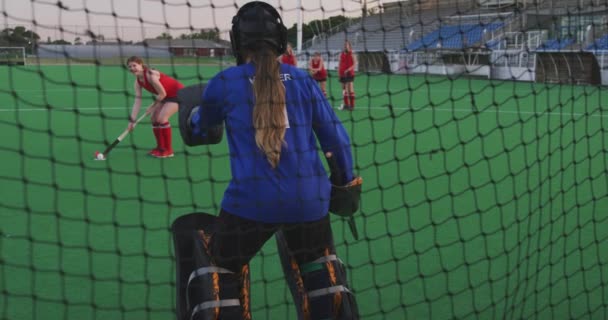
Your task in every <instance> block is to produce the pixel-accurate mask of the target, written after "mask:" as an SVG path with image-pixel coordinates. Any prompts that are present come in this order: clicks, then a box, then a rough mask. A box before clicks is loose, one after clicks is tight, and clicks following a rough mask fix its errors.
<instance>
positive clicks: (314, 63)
mask: <svg viewBox="0 0 608 320" xmlns="http://www.w3.org/2000/svg"><path fill="white" fill-rule="evenodd" d="M308 69H309V70H310V74H311V75H312V78H313V79H315V81H317V82H318V83H319V86H320V87H321V91H323V94H324V95H325V96H326V97H327V92H326V91H325V82H326V81H327V70H326V69H325V64H324V63H323V57H321V54H320V53H319V52H315V54H314V55H313V56H312V58H310V64H309V65H308Z"/></svg>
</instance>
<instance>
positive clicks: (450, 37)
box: [406, 22, 504, 51]
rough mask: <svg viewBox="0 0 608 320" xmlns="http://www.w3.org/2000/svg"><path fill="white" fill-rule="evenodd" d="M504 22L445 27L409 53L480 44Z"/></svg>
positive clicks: (409, 48) (424, 37)
mask: <svg viewBox="0 0 608 320" xmlns="http://www.w3.org/2000/svg"><path fill="white" fill-rule="evenodd" d="M503 25H504V24H503V23H502V22H495V23H489V24H459V25H443V26H441V27H440V28H439V29H437V30H435V31H433V32H431V33H428V34H426V35H424V36H423V37H422V38H420V39H418V40H416V41H414V42H412V43H411V44H409V45H408V46H407V47H406V50H407V51H418V50H425V49H436V48H442V49H462V48H467V47H471V46H474V45H476V44H479V43H480V42H481V41H482V40H484V39H483V34H484V32H492V31H496V30H498V29H500V28H502V27H503Z"/></svg>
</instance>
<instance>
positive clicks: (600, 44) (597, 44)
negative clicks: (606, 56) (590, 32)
mask: <svg viewBox="0 0 608 320" xmlns="http://www.w3.org/2000/svg"><path fill="white" fill-rule="evenodd" d="M585 49H586V50H590V51H596V50H608V34H607V35H604V36H602V37H600V38H599V39H596V40H595V41H594V42H593V43H592V44H590V45H589V46H587V48H585Z"/></svg>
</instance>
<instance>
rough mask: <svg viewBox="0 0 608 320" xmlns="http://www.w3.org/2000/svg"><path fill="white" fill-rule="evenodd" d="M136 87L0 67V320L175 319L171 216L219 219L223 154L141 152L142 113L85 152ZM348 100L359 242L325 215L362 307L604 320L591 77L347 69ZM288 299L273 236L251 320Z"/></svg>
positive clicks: (604, 200) (607, 225) (282, 315)
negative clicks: (584, 80) (545, 80)
mask: <svg viewBox="0 0 608 320" xmlns="http://www.w3.org/2000/svg"><path fill="white" fill-rule="evenodd" d="M159 69H161V70H163V71H164V72H167V73H168V74H172V75H174V76H176V77H178V78H179V79H180V80H181V81H183V82H184V83H185V84H194V83H198V82H200V81H206V79H209V77H210V76H212V75H213V74H215V73H216V72H217V71H219V67H213V66H200V65H194V66H161V67H160V68H159ZM132 82H133V78H132V76H131V75H130V74H128V73H127V72H126V70H125V69H124V68H121V67H119V66H94V65H70V66H66V65H55V66H38V65H31V66H26V67H0V132H2V135H3V139H1V140H0V159H2V166H0V179H1V183H0V289H1V292H2V299H0V319H19V320H26V319H41V318H44V319H172V317H173V301H174V292H173V291H174V268H173V261H172V258H171V257H172V243H171V238H170V234H169V231H168V227H169V226H170V224H171V222H172V221H173V219H175V218H176V217H178V216H180V215H182V214H185V213H189V212H193V211H203V212H205V211H206V212H212V213H216V212H218V211H219V207H218V205H219V203H220V200H221V197H222V193H223V190H224V188H225V186H226V184H227V182H228V179H229V177H230V172H229V164H228V154H227V151H228V150H227V146H226V144H225V143H222V144H221V145H218V146H213V147H199V148H186V147H184V146H183V144H182V143H181V141H180V138H179V133H178V130H174V133H173V138H174V145H175V147H176V151H177V152H176V157H175V158H172V159H164V160H159V159H153V158H150V157H147V156H146V153H147V151H148V150H149V149H151V148H152V147H153V135H152V132H151V130H150V128H149V124H148V123H144V124H142V125H140V126H139V127H138V128H137V129H136V130H135V131H134V132H133V134H131V135H129V136H128V137H127V139H125V140H124V141H123V142H122V143H121V144H119V145H118V147H117V148H116V149H115V150H114V151H113V152H112V154H111V156H110V157H109V159H108V161H105V162H102V161H93V160H92V157H93V153H94V152H95V151H96V150H100V151H101V150H103V149H104V146H105V145H106V144H108V143H110V142H111V141H112V140H114V139H115V138H116V137H117V136H118V134H120V133H121V132H122V131H123V130H124V129H125V127H126V125H127V121H126V119H127V116H128V114H129V111H130V106H131V104H132V100H133V99H132V97H131V90H132ZM328 89H329V92H330V94H331V97H330V99H331V100H332V104H333V105H335V106H338V105H339V103H340V96H341V88H340V87H339V83H338V82H337V81H336V80H335V78H333V79H331V81H330V83H329V88H328ZM356 92H357V96H358V99H357V108H356V110H355V111H354V112H352V113H351V112H345V111H338V110H337V109H336V112H338V113H339V116H340V118H341V119H342V120H343V122H344V124H345V127H346V128H347V129H348V131H349V132H350V134H351V138H352V141H353V144H354V145H353V152H354V156H355V160H356V165H357V171H358V173H359V174H360V175H361V176H363V177H364V179H365V183H364V194H363V199H362V209H361V211H360V213H358V215H357V217H356V222H357V225H358V227H359V233H360V234H361V236H362V239H360V240H359V241H355V240H354V239H353V238H352V236H351V235H350V233H349V231H348V228H347V227H346V225H345V224H344V223H343V222H342V221H340V219H339V218H336V217H334V218H333V220H334V222H333V227H334V235H335V238H336V242H337V249H338V253H339V255H340V257H341V259H342V260H343V261H344V262H345V263H346V264H347V265H348V267H349V269H348V271H349V279H350V282H351V286H352V287H353V290H354V291H355V292H356V294H357V298H358V302H359V308H360V311H361V314H362V318H363V319H406V318H407V319H453V318H458V319H474V318H479V319H606V318H608V302H607V301H608V298H607V297H608V177H607V173H608V169H607V168H608V160H607V154H608V105H607V103H608V102H607V101H608V91H607V90H606V89H604V88H601V87H584V86H569V85H568V86H566V85H563V86H562V85H546V84H531V83H522V82H502V81H489V80H472V79H458V80H448V79H446V78H443V77H426V76H403V75H369V76H365V75H360V76H358V78H357V80H356ZM176 120H177V119H176V117H174V119H173V126H174V128H177V122H176ZM290 300H291V298H290V295H289V293H288V290H287V288H286V286H285V284H284V280H283V278H282V274H281V271H280V266H279V260H278V257H277V255H276V250H275V244H274V243H273V242H272V241H271V242H269V243H268V244H267V245H266V246H265V247H264V250H263V252H262V253H261V254H260V255H259V256H257V257H256V258H255V259H254V261H253V262H252V304H253V309H254V319H295V314H294V311H293V307H292V304H291V301H290Z"/></svg>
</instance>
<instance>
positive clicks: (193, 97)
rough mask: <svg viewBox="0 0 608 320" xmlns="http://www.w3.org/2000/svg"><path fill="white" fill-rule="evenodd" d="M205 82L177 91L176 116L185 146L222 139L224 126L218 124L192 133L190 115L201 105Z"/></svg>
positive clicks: (204, 143)
mask: <svg viewBox="0 0 608 320" xmlns="http://www.w3.org/2000/svg"><path fill="white" fill-rule="evenodd" d="M204 91H205V84H196V85H192V86H188V87H185V88H183V89H181V90H179V91H178V93H177V99H178V101H179V109H178V118H179V132H180V134H181V136H182V140H183V141H184V144H186V145H187V146H190V147H192V146H198V145H207V144H217V143H219V142H220V141H222V136H223V133H224V126H223V125H218V126H215V127H211V128H208V129H206V130H205V131H204V132H200V133H197V134H194V132H193V130H192V117H193V116H194V115H195V114H196V113H197V112H198V110H199V107H200V106H201V105H202V103H203V101H202V97H203V92H204Z"/></svg>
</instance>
